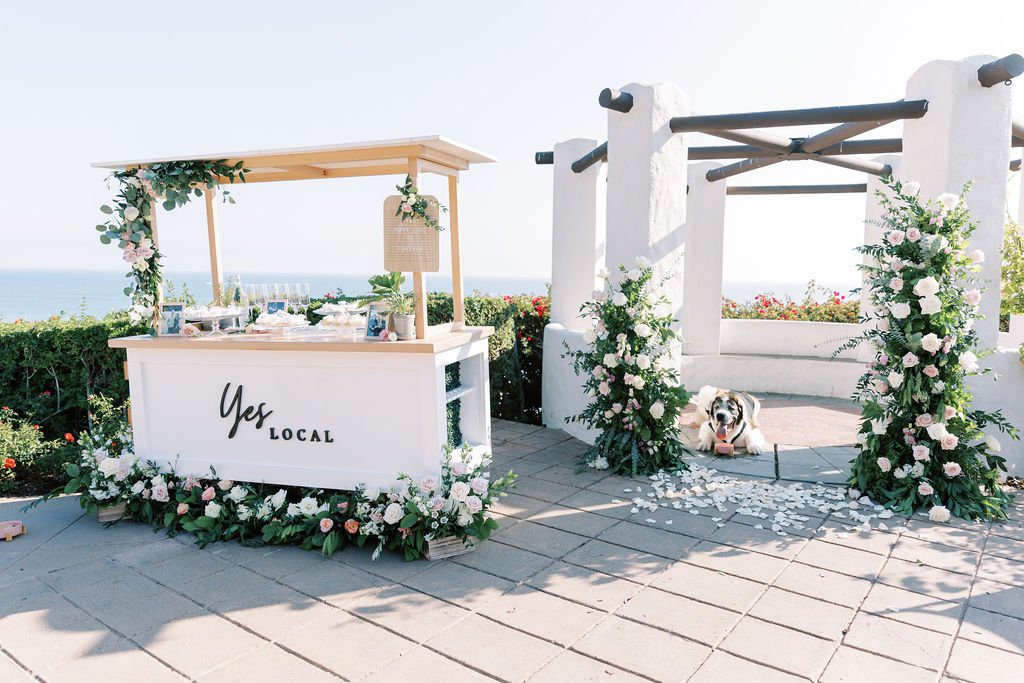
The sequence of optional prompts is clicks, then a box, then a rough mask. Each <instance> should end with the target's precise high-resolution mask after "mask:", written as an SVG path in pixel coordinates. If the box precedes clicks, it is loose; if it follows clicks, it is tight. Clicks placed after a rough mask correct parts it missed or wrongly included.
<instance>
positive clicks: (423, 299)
mask: <svg viewBox="0 0 1024 683" xmlns="http://www.w3.org/2000/svg"><path fill="white" fill-rule="evenodd" d="M409 176H410V177H411V178H412V184H413V185H414V186H415V187H416V190H417V192H418V191H419V176H420V160H419V159H417V158H415V157H409ZM412 292H413V298H414V301H415V303H416V338H417V339H426V337H427V284H426V278H424V277H423V273H419V272H417V273H413V274H412Z"/></svg>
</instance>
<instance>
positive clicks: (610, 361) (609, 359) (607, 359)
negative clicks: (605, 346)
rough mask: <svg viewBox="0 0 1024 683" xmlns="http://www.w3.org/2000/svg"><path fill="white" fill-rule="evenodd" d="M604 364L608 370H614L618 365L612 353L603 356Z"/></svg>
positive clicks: (617, 360)
mask: <svg viewBox="0 0 1024 683" xmlns="http://www.w3.org/2000/svg"><path fill="white" fill-rule="evenodd" d="M604 364H605V365H606V366H608V367H609V368H614V367H615V366H617V365H618V364H619V359H618V358H617V357H616V356H615V354H614V353H606V354H604Z"/></svg>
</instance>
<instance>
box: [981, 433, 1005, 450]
mask: <svg viewBox="0 0 1024 683" xmlns="http://www.w3.org/2000/svg"><path fill="white" fill-rule="evenodd" d="M985 445H986V446H988V449H989V450H990V451H992V452H993V453H999V452H1000V451H1002V450H1003V445H1002V444H1001V443H999V439H997V438H996V437H994V436H992V435H989V436H986V437H985Z"/></svg>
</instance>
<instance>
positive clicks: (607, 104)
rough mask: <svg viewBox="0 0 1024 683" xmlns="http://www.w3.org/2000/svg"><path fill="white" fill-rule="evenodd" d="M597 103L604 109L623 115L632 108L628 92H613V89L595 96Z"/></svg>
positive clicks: (630, 96)
mask: <svg viewBox="0 0 1024 683" xmlns="http://www.w3.org/2000/svg"><path fill="white" fill-rule="evenodd" d="M597 103H598V104H600V105H601V106H602V107H604V108H605V109H612V110H614V111H617V112H622V113H623V114H625V113H626V112H628V111H629V110H630V109H632V108H633V96H632V95H630V94H629V93H628V92H623V91H621V90H615V89H614V88H605V89H604V90H602V91H601V94H600V95H598V96H597Z"/></svg>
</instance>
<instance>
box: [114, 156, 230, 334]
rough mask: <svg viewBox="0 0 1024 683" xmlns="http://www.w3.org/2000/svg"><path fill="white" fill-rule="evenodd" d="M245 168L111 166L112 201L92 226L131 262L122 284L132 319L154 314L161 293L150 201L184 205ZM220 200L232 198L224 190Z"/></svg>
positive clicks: (168, 207) (223, 165) (177, 163)
mask: <svg viewBox="0 0 1024 683" xmlns="http://www.w3.org/2000/svg"><path fill="white" fill-rule="evenodd" d="M246 171H247V169H245V168H243V167H242V162H238V163H236V164H232V165H229V164H227V163H226V162H225V161H224V160H219V161H174V162H166V163H158V164H151V165H149V166H147V167H145V168H139V169H128V170H123V171H115V172H114V173H112V174H111V175H110V177H111V179H113V180H114V181H115V182H116V183H117V184H118V191H117V194H116V195H115V196H114V200H113V201H112V202H111V204H109V205H108V204H104V205H103V206H101V207H100V211H102V212H103V213H104V214H106V215H107V219H106V220H105V221H103V222H102V223H99V224H97V225H96V230H97V231H99V233H100V242H102V243H103V244H117V246H118V248H119V249H121V258H123V259H124V261H125V262H126V263H128V264H129V265H130V266H131V270H129V271H128V273H127V274H126V275H125V277H128V278H131V280H132V282H131V284H130V285H128V286H127V287H125V288H124V293H125V295H126V296H129V297H131V300H132V306H131V308H130V309H129V310H128V314H129V316H131V321H132V322H133V323H134V322H141V321H149V322H150V323H151V326H150V327H151V329H152V322H153V320H154V319H155V315H156V312H157V311H156V304H157V301H158V300H159V298H160V284H161V280H162V275H161V264H160V260H161V258H162V256H163V255H162V254H161V253H160V251H159V249H158V248H157V245H156V241H155V240H154V239H153V212H154V209H155V204H154V202H156V201H160V202H161V205H162V206H163V208H164V209H165V210H167V211H170V210H172V209H175V208H177V207H179V206H184V205H185V204H187V203H188V202H189V201H191V199H192V198H193V197H201V196H203V191H204V190H206V189H212V188H214V187H216V186H217V185H218V184H219V183H220V182H221V181H222V179H224V178H227V179H228V180H229V181H230V182H232V183H234V182H235V180H236V179H238V180H240V181H241V182H245V174H246ZM223 194H224V201H228V202H232V203H234V198H232V197H231V196H230V195H229V193H228V192H224V193H223Z"/></svg>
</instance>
